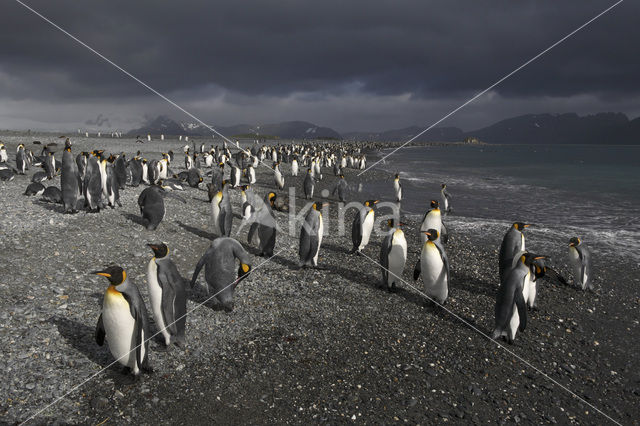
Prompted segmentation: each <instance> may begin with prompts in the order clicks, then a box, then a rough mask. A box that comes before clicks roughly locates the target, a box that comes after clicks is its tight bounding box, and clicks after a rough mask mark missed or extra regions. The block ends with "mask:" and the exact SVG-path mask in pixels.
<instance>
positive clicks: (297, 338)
mask: <svg viewBox="0 0 640 426" xmlns="http://www.w3.org/2000/svg"><path fill="white" fill-rule="evenodd" d="M2 139H3V141H4V143H5V144H6V145H7V151H8V153H9V154H10V164H13V155H14V153H15V147H16V145H17V143H20V142H24V143H25V145H27V147H28V148H31V149H33V150H34V152H35V150H36V149H38V150H39V149H40V147H39V146H33V145H32V144H31V139H27V138H26V137H19V136H9V137H3V138H2ZM56 142H58V143H59V146H58V149H57V152H56V154H58V153H61V149H62V147H63V145H64V144H63V142H62V143H60V141H58V140H56ZM72 142H73V152H74V155H76V154H77V153H79V152H80V151H87V150H92V149H98V148H103V149H105V150H107V151H109V152H113V153H119V152H121V151H124V152H126V153H127V158H132V156H133V155H132V154H133V153H135V151H137V150H138V149H140V150H142V151H143V153H144V155H145V156H147V158H160V154H159V153H160V152H163V151H167V150H168V149H169V148H171V149H173V151H174V152H175V153H176V158H175V160H174V162H173V163H172V164H171V168H172V169H174V170H176V171H181V170H182V169H183V156H182V148H181V147H182V146H183V145H184V142H182V143H181V142H178V141H176V140H173V141H164V142H157V141H152V142H145V143H144V144H138V143H136V142H135V140H126V139H121V140H114V139H109V138H100V139H97V138H94V139H88V140H80V141H73V139H72ZM198 142H200V141H198ZM204 143H206V144H207V146H209V145H210V144H211V140H206V141H204ZM36 154H37V153H36ZM60 157H61V156H60ZM371 162H372V160H371V159H370V160H369V163H371ZM38 170H39V169H38ZM34 171H35V170H34V169H33V168H32V169H31V170H29V171H28V173H27V176H16V178H15V179H14V180H13V181H10V182H0V209H1V210H0V211H1V213H2V214H1V216H0V217H1V219H0V236H1V238H0V295H1V297H0V341H1V342H2V347H1V354H2V356H1V358H0V366H1V370H2V372H3V379H2V380H1V381H0V420H2V421H4V422H7V423H18V422H21V421H24V420H27V419H30V417H31V416H33V415H35V417H34V418H33V419H32V420H31V421H32V422H33V423H35V424H43V423H47V424H48V423H56V422H57V423H75V424H97V423H103V424H122V423H129V422H131V423H135V424H150V425H151V424H154V425H155V424H211V423H213V422H216V423H225V424H226V423H232V424H236V423H271V424H282V423H291V424H300V423H309V422H312V423H316V422H330V423H349V422H363V423H375V424H381V423H382V424H388V423H395V422H408V423H422V424H432V423H444V422H448V423H454V424H468V423H474V424H480V423H491V424H495V423H500V424H502V423H514V422H515V423H518V422H525V423H561V424H566V423H576V424H577V423H579V424H607V423H609V422H611V420H610V419H608V418H607V417H605V416H604V415H603V414H602V413H599V412H597V411H594V409H593V408H592V407H590V406H588V405H586V404H584V403H583V402H582V401H580V400H579V399H577V398H576V397H574V396H572V395H571V394H570V393H569V392H567V390H565V389H563V388H562V387H560V386H558V385H557V384H554V383H553V382H552V381H551V380H550V379H549V378H551V379H553V380H554V381H557V382H558V383H559V384H561V385H562V386H563V387H566V388H567V389H569V390H571V392H574V393H575V394H577V395H579V396H580V397H581V398H584V399H585V400H586V401H588V402H589V403H590V404H592V405H593V406H595V407H596V408H597V409H599V410H602V412H604V413H606V415H608V416H611V418H612V419H614V420H615V421H618V422H621V423H623V424H632V423H634V422H637V421H638V420H637V419H638V417H639V414H640V408H639V406H640V405H639V403H640V373H639V371H640V365H639V364H640V363H639V360H638V356H637V349H638V343H637V342H638V341H640V328H639V327H638V322H639V319H640V314H639V308H640V297H639V296H638V291H637V288H638V285H640V280H639V277H640V275H639V273H640V267H639V266H638V264H637V262H635V261H633V260H632V259H630V258H626V257H624V256H615V255H612V254H609V253H604V252H603V253H600V251H599V249H598V244H597V242H593V243H592V244H591V245H590V247H591V249H592V252H593V255H594V256H593V257H594V265H593V271H594V283H595V287H596V290H595V292H585V291H581V290H579V289H578V288H577V287H570V286H562V285H557V284H552V283H547V282H543V284H542V285H541V288H539V290H538V306H539V310H537V311H533V312H530V316H529V323H528V326H527V329H526V331H524V332H523V333H519V334H518V336H517V338H516V340H515V343H514V344H513V345H507V344H506V343H504V342H502V341H499V342H493V341H490V340H488V339H487V338H486V337H484V336H483V334H484V335H490V334H491V330H492V328H493V319H494V306H495V296H496V292H497V288H498V271H497V258H498V248H499V246H500V242H501V240H502V237H503V235H504V233H505V232H506V231H507V227H505V226H504V225H503V224H495V225H491V224H488V225H486V226H485V227H483V228H481V229H478V228H476V227H473V228H470V229H468V228H465V227H461V226H460V227H452V228H451V229H450V240H449V243H448V244H447V246H446V249H447V253H448V256H449V259H450V263H451V270H452V278H451V282H450V285H449V294H450V296H449V299H448V300H447V303H446V305H445V307H446V309H447V310H448V311H450V312H448V311H446V310H444V309H442V308H441V307H438V306H435V305H434V304H433V303H431V302H429V301H427V300H426V299H425V298H424V297H422V296H421V295H420V294H419V293H418V292H417V291H415V290H414V289H412V288H411V287H410V285H411V286H414V287H416V288H418V289H421V282H420V281H418V282H414V281H413V278H412V275H413V266H414V265H415V263H416V261H417V259H418V257H419V252H420V243H419V236H418V228H419V224H417V223H416V221H415V220H412V219H409V220H405V222H406V226H405V235H406V237H407V242H408V247H409V252H408V260H407V265H406V267H405V271H404V276H403V279H404V280H405V281H406V283H408V284H406V283H405V284H403V285H401V286H400V287H399V289H398V291H397V292H396V293H389V292H387V291H386V289H382V288H380V286H379V284H380V280H381V278H380V277H381V274H380V269H379V267H378V266H377V265H375V264H374V263H372V262H370V261H369V260H367V259H366V257H363V256H357V255H351V254H348V252H349V251H350V249H351V236H350V225H351V220H352V218H353V215H354V213H355V210H350V211H349V212H348V214H347V225H346V230H347V234H346V235H339V234H338V232H337V231H336V229H335V227H334V228H332V229H331V228H330V229H328V230H326V232H327V234H326V235H325V237H324V239H323V242H322V247H321V251H320V259H319V268H318V269H303V270H301V269H299V268H298V230H299V227H300V224H297V225H296V228H295V229H296V232H294V233H293V234H292V235H289V234H288V232H287V231H288V229H289V225H288V215H287V214H286V213H283V212H276V219H277V220H278V223H279V224H280V225H281V226H282V232H279V233H278V236H277V240H276V248H275V253H276V256H274V257H273V258H272V259H270V260H268V259H264V258H261V257H258V256H255V254H257V250H256V249H255V246H252V245H248V244H246V235H247V231H248V229H244V230H242V231H241V232H240V234H239V235H237V234H236V232H237V230H238V227H239V225H240V216H239V214H240V204H239V203H240V191H237V190H231V191H230V192H231V196H232V204H233V208H234V212H236V213H238V215H236V217H235V218H234V225H233V231H232V236H233V237H234V238H237V239H238V240H239V241H240V242H241V243H242V244H243V246H244V247H245V248H246V249H247V250H248V251H249V252H250V253H251V254H252V257H253V263H252V267H253V272H252V273H251V274H250V275H249V277H248V278H247V279H246V280H244V281H243V282H241V283H240V284H239V285H238V287H237V289H236V293H235V309H234V311H233V312H231V313H226V312H224V311H223V310H221V309H220V307H219V306H218V305H217V304H216V303H215V302H214V301H209V302H207V303H205V304H204V305H202V306H201V305H200V304H201V303H202V302H203V301H205V300H206V299H207V295H206V292H205V291H204V290H203V288H204V287H203V286H202V284H203V283H204V278H203V276H202V274H201V277H200V278H199V279H198V283H199V286H197V287H196V288H194V290H193V291H191V292H190V293H189V294H190V295H189V302H188V306H187V308H188V310H189V311H190V313H189V316H188V318H187V345H186V348H185V349H179V348H176V347H173V348H171V349H170V350H168V351H163V350H161V347H162V345H161V344H160V343H159V341H157V340H155V339H154V340H153V341H152V343H151V354H150V362H151V365H152V366H153V368H154V370H155V372H154V373H153V374H150V375H143V376H142V377H141V380H140V381H138V382H133V381H131V379H130V378H129V377H127V376H123V375H122V374H121V368H120V366H119V364H115V365H112V363H113V361H114V360H113V357H112V356H111V354H110V353H109V351H108V348H107V347H106V346H104V347H99V346H97V344H96V343H95V339H94V328H95V324H96V320H97V318H98V316H99V313H100V307H101V304H102V297H103V293H104V291H105V290H106V287H107V283H106V281H105V280H104V279H103V278H101V277H97V276H94V275H90V274H89V272H90V271H93V270H96V269H99V268H101V267H103V266H105V265H107V264H110V263H116V264H118V265H120V266H122V267H123V268H125V270H126V271H127V272H128V275H129V277H130V278H133V281H134V282H135V283H136V284H137V285H138V287H139V288H140V291H141V293H142V295H143V297H144V298H145V301H147V306H149V304H148V299H147V297H148V291H147V287H146V267H147V263H148V262H149V260H150V259H151V258H152V256H153V254H152V252H151V250H149V249H148V247H146V244H147V243H150V242H159V241H164V242H166V243H167V244H168V246H169V248H170V249H171V253H172V256H173V260H174V262H175V263H176V265H177V267H178V270H179V271H180V273H181V274H182V275H183V277H185V278H186V279H187V280H188V279H190V278H191V274H192V272H193V269H194V267H195V265H196V263H197V261H198V259H199V258H200V256H201V255H202V254H203V253H204V251H205V250H206V248H207V247H208V246H209V245H210V243H211V239H212V237H213V234H212V226H211V223H210V222H211V219H210V218H211V208H210V205H209V203H208V201H207V193H206V190H205V189H204V185H201V188H199V189H192V188H188V189H187V190H186V191H184V192H181V193H180V195H181V196H182V197H183V198H185V199H186V200H187V203H186V204H182V203H180V202H178V201H177V200H174V199H171V198H167V199H166V200H165V206H166V215H165V218H164V220H163V221H162V223H161V224H160V226H159V227H158V229H157V230H156V231H148V230H146V229H144V227H143V226H142V225H141V224H140V220H139V218H140V215H139V210H138V206H137V197H138V195H139V194H140V192H141V191H142V189H144V187H143V186H141V187H138V188H131V187H127V188H126V189H125V190H124V191H121V194H120V195H121V202H122V204H123V207H122V208H116V209H113V210H112V209H110V208H107V209H106V210H103V211H101V212H100V213H98V214H88V213H85V212H80V213H77V214H74V215H65V214H62V206H60V205H54V204H48V203H44V202H41V201H39V197H29V196H24V195H22V194H23V192H24V190H25V188H26V187H27V185H28V183H29V182H30V176H31V175H32V174H33V173H34ZM283 171H284V174H285V191H276V192H277V193H278V195H279V196H284V195H286V194H287V193H286V187H287V186H289V185H291V184H293V182H294V180H295V186H296V189H297V194H299V195H300V196H302V194H303V191H302V182H303V179H304V173H303V170H302V168H301V173H300V176H299V177H297V178H292V177H291V176H290V173H289V165H287V164H284V165H283ZM358 172H359V171H356V170H353V169H347V170H346V171H345V178H346V180H347V181H348V182H349V184H350V185H351V186H354V187H357V184H358V182H359V179H360V178H357V177H356V175H357V173H358ZM227 173H228V171H227ZM323 173H324V179H323V180H322V181H320V182H318V184H317V186H316V194H317V195H320V193H321V190H322V189H329V190H330V189H332V188H333V186H334V184H335V181H336V178H335V177H334V176H333V173H331V171H330V170H323ZM256 174H257V177H258V184H257V185H255V186H254V190H255V191H256V192H257V193H258V194H259V195H260V196H261V197H262V196H264V194H266V193H267V192H268V191H270V190H274V189H275V185H274V183H273V176H272V172H271V171H270V170H268V169H267V168H265V167H263V166H259V167H258V168H257V169H256ZM362 178H363V179H367V180H373V179H375V180H382V179H386V178H387V175H386V173H385V172H382V171H379V170H378V169H374V170H371V171H369V172H367V173H366V174H364V175H363V176H362ZM209 179H210V178H209ZM59 180H60V178H59V177H56V178H55V179H54V180H53V181H50V182H45V186H48V185H51V184H55V185H57V186H59ZM207 181H208V178H206V177H205V182H207ZM389 184H390V185H391V182H390V183H389ZM437 195H438V194H437V193H436V194H429V193H425V194H424V197H425V206H426V204H427V202H428V200H429V199H431V198H437ZM317 199H320V200H326V201H328V202H329V203H330V206H329V219H330V223H331V226H334V225H335V223H336V221H335V220H332V219H335V215H336V214H337V209H336V205H337V200H336V199H335V198H334V197H329V198H328V199H324V198H323V197H317ZM349 199H350V200H357V201H361V202H362V201H364V199H360V198H359V194H358V193H357V192H356V191H352V192H351V194H350V197H349ZM296 204H297V209H300V208H301V207H302V206H303V205H304V204H305V200H303V199H298V200H296ZM526 238H527V247H528V248H530V249H531V250H532V251H534V252H536V253H542V254H546V255H549V256H550V257H551V259H552V262H551V263H552V264H553V266H554V267H556V268H557V270H558V271H560V272H561V273H562V274H563V275H564V276H566V277H571V274H570V272H569V267H568V265H567V243H568V242H567V241H565V240H564V239H558V238H554V236H553V235H552V234H549V233H545V234H543V235H541V234H537V233H536V230H535V228H531V229H529V230H527V234H526ZM381 241H382V237H381V236H372V240H371V242H370V243H369V245H368V246H367V247H366V249H365V250H364V253H365V254H366V255H367V256H369V257H371V258H373V259H375V260H378V257H379V250H380V243H381ZM569 281H570V282H572V281H573V280H572V279H569ZM409 284H410V285H409ZM451 312H452V313H454V314H455V315H453V314H452V313H451ZM151 320H152V319H151ZM152 321H153V320H152ZM463 321H464V322H466V324H465V323H464V322H463ZM153 327H154V328H153V329H154V330H155V326H153ZM498 344H500V345H503V346H504V347H506V349H508V351H511V352H512V353H511V352H508V351H507V350H505V349H504V348H502V347H500V346H499V345H498ZM514 354H515V355H514ZM519 358H522V359H523V360H526V362H527V363H525V362H523V361H522V360H521V359H519ZM528 363H530V364H528ZM532 366H535V367H536V368H539V369H540V370H541V371H542V372H543V373H544V374H545V375H547V376H548V377H549V378H547V377H545V376H543V375H542V374H540V373H539V372H537V371H536V370H535V369H534V368H532ZM105 368H106V370H104V371H103V369H105ZM77 385H81V386H80V387H78V388H77V389H76V390H75V391H73V392H71V393H70V394H68V395H66V394H67V392H69V391H70V390H72V389H74V387H75V386H77ZM63 395H66V396H64V397H63V398H61V399H60V400H58V398H60V397H62V396H63ZM52 403H53V405H51V406H50V407H49V408H47V409H46V410H44V411H40V410H42V409H44V408H45V407H47V406H48V405H49V404H52Z"/></svg>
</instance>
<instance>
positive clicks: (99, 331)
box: [95, 314, 105, 346]
mask: <svg viewBox="0 0 640 426" xmlns="http://www.w3.org/2000/svg"><path fill="white" fill-rule="evenodd" d="M104 336H105V332H104V324H103V323H102V314H100V317H99V318H98V323H97V324H96V333H95V337H96V343H97V344H98V346H102V345H104Z"/></svg>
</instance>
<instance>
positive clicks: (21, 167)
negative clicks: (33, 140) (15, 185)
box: [16, 144, 29, 175]
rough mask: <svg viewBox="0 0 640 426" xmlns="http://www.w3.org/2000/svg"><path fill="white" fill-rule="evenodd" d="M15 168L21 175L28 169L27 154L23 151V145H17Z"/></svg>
mask: <svg viewBox="0 0 640 426" xmlns="http://www.w3.org/2000/svg"><path fill="white" fill-rule="evenodd" d="M16 168H17V169H18V173H20V174H21V175H23V174H25V172H26V171H27V170H28V169H29V165H28V163H27V154H26V153H25V151H24V145H23V144H20V145H18V149H17V152H16Z"/></svg>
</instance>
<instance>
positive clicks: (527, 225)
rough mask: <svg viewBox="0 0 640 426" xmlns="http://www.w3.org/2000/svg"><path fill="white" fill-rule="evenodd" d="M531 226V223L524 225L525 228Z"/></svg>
mask: <svg viewBox="0 0 640 426" xmlns="http://www.w3.org/2000/svg"><path fill="white" fill-rule="evenodd" d="M530 226H531V224H529V223H527V224H524V225H522V227H523V228H528V227H530Z"/></svg>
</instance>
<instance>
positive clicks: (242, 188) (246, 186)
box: [240, 185, 249, 191]
mask: <svg viewBox="0 0 640 426" xmlns="http://www.w3.org/2000/svg"><path fill="white" fill-rule="evenodd" d="M240 189H241V190H242V191H246V190H247V189H249V185H242V186H241V187H240Z"/></svg>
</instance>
